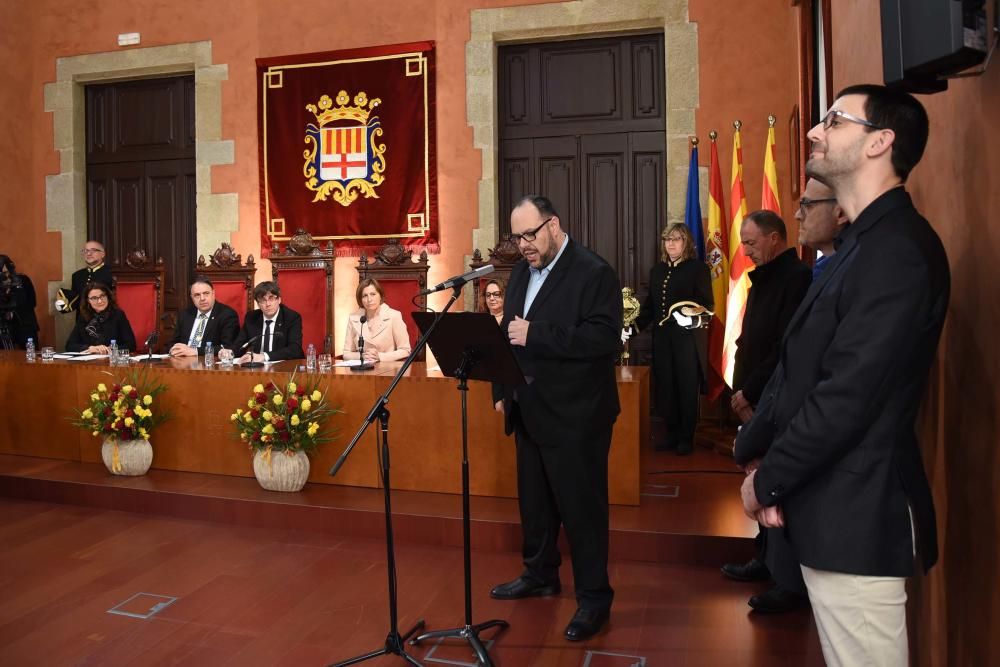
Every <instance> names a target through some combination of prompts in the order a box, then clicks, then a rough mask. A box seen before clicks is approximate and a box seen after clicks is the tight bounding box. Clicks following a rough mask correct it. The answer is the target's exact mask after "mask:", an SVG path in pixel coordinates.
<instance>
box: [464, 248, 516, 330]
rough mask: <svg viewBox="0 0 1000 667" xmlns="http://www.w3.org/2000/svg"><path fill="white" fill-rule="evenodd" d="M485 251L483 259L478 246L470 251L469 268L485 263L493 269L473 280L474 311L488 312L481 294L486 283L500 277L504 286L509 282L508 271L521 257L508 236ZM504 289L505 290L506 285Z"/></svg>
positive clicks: (475, 267)
mask: <svg viewBox="0 0 1000 667" xmlns="http://www.w3.org/2000/svg"><path fill="white" fill-rule="evenodd" d="M487 253H488V254H489V259H488V260H486V261H483V254H482V253H481V252H479V248H476V250H475V251H474V252H473V253H472V261H471V262H469V268H471V269H472V270H476V269H478V268H480V267H482V266H486V265H487V264H492V265H493V269H494V271H493V273H491V274H489V275H487V276H483V277H482V278H479V279H478V280H476V281H475V282H474V285H473V287H474V290H473V297H474V298H475V303H476V312H479V313H486V312H489V311H488V310H487V308H486V299H485V297H484V296H483V292H484V291H485V289H484V288H485V287H486V284H487V283H489V282H490V280H493V279H495V278H502V279H503V282H504V285H505V286H506V285H508V284H510V272H511V271H512V270H513V268H514V265H515V264H517V262H518V260H520V259H521V251H520V250H518V248H517V244H516V243H514V242H513V241H511V240H510V237H509V236H508V237H507V238H505V239H503V240H501V241H500V243H498V244H497V247H496V248H489V249H488V250H487ZM504 289H505V290H506V287H505V288H504ZM506 298H507V295H506V294H504V299H506Z"/></svg>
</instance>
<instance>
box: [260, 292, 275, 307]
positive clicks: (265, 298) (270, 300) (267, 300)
mask: <svg viewBox="0 0 1000 667" xmlns="http://www.w3.org/2000/svg"><path fill="white" fill-rule="evenodd" d="M280 298H281V297H277V296H274V295H273V294H268V295H267V296H262V297H260V298H259V299H257V303H259V304H260V305H262V306H263V305H264V304H265V303H275V302H276V301H277V300H278V299H280Z"/></svg>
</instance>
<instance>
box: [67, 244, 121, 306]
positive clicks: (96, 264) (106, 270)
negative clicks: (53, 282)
mask: <svg viewBox="0 0 1000 667" xmlns="http://www.w3.org/2000/svg"><path fill="white" fill-rule="evenodd" d="M81 253H82V254H83V261H84V263H85V264H86V266H84V267H83V268H82V269H79V270H78V271H74V272H73V277H72V278H71V280H70V288H69V289H68V290H67V289H60V290H59V291H58V292H57V293H56V301H55V307H56V310H57V311H59V312H60V313H72V312H74V311H76V319H77V320H78V321H79V320H80V318H81V315H80V305H81V304H80V299H82V298H84V293H85V292H86V287H87V285H90V284H91V283H100V284H102V285H105V286H107V287H109V288H113V286H114V278H112V276H111V267H110V266H108V265H107V263H106V262H105V261H104V260H105V253H104V245H103V244H102V243H98V242H97V241H87V242H86V243H84V244H83V250H82V251H81Z"/></svg>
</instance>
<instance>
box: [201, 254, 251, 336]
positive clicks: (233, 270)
mask: <svg viewBox="0 0 1000 667" xmlns="http://www.w3.org/2000/svg"><path fill="white" fill-rule="evenodd" d="M256 273H257V266H256V265H255V264H254V259H253V255H250V256H248V257H247V262H246V264H245V265H244V264H243V263H242V258H241V257H240V255H239V254H238V253H236V251H234V250H233V247H232V246H231V245H229V244H228V243H223V244H222V245H221V246H220V247H219V249H218V250H216V251H215V252H213V253H212V254H211V255H210V256H209V258H208V261H206V260H205V256H204V255H201V256H200V257H198V264H197V266H195V271H194V275H196V276H197V275H202V276H205V277H206V278H208V279H209V280H211V281H212V286H213V287H214V288H215V300H216V301H218V302H219V303H224V304H226V305H227V306H229V307H230V308H232V309H233V310H235V311H236V314H237V315H239V316H240V322H243V318H244V317H246V314H247V312H248V311H250V310H252V309H253V285H254V276H255V275H256Z"/></svg>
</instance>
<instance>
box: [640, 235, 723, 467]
mask: <svg viewBox="0 0 1000 667" xmlns="http://www.w3.org/2000/svg"><path fill="white" fill-rule="evenodd" d="M660 238H661V239H662V241H661V243H662V245H661V251H662V252H661V255H660V261H659V262H658V263H657V264H656V265H655V266H654V267H653V268H652V270H650V272H649V293H648V294H647V295H646V301H645V303H643V304H642V308H641V310H640V311H639V318H638V319H637V320H636V322H635V324H636V326H637V327H638V328H639V329H644V328H646V327H647V326H649V325H650V324H651V323H652V324H653V325H654V329H653V378H654V381H655V383H656V407H657V412H659V413H660V416H661V417H662V418H663V420H664V421H665V422H666V427H667V435H666V439H665V440H664V441H662V442H660V443H657V444H656V449H658V450H667V449H674V450H676V451H677V454H679V455H684V454H690V453H691V452H692V451H694V429H695V426H696V424H697V422H698V396H699V394H700V391H701V388H702V386H703V384H704V381H705V378H704V373H703V370H702V369H703V366H702V360H701V358H700V355H699V351H698V339H697V335H698V334H697V330H692V329H688V328H685V327H682V326H681V325H680V324H678V323H677V321H676V320H675V319H674V318H672V317H669V318H668V317H667V316H668V313H669V312H670V307H671V306H672V305H674V304H675V303H677V302H678V301H693V302H695V303H697V304H699V305H701V306H704V307H705V308H707V309H708V310H712V308H713V305H714V304H713V298H712V277H711V274H710V272H709V269H708V265H707V264H705V262H702V261H700V260H699V259H698V257H697V254H696V248H695V246H694V239H693V238H692V236H691V230H689V229H688V228H687V225H685V224H684V223H682V222H672V223H670V224H668V225H667V226H666V227H665V228H664V230H663V233H662V234H661V235H660Z"/></svg>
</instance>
